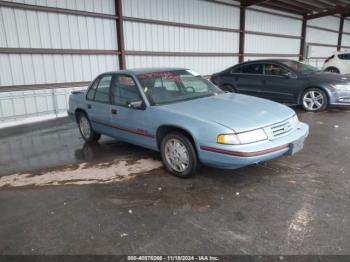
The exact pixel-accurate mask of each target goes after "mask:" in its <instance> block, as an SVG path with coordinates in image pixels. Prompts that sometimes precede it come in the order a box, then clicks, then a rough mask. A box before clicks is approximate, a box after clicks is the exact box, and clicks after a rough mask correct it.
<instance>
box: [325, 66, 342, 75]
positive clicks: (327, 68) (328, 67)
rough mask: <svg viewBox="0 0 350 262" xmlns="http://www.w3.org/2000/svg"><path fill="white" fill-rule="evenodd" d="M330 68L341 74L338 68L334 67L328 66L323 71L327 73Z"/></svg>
mask: <svg viewBox="0 0 350 262" xmlns="http://www.w3.org/2000/svg"><path fill="white" fill-rule="evenodd" d="M330 68H334V69H336V70H337V71H338V72H339V73H340V74H341V72H340V69H339V68H338V67H336V66H333V65H331V66H327V67H326V68H325V69H324V70H323V71H327V70H329V69H330Z"/></svg>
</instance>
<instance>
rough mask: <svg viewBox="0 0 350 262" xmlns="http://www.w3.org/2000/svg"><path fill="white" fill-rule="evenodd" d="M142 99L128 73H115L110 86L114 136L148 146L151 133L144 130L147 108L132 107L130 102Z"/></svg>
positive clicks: (151, 140) (150, 141) (151, 136)
mask: <svg viewBox="0 0 350 262" xmlns="http://www.w3.org/2000/svg"><path fill="white" fill-rule="evenodd" d="M136 101H142V102H143V104H144V101H143V100H142V97H141V94H140V90H139V89H138V86H137V85H136V83H135V81H134V79H133V78H132V77H131V76H128V75H121V74H116V75H114V76H113V79H112V86H111V104H112V105H111V121H112V125H113V127H114V136H116V137H118V138H120V139H122V140H124V141H127V142H130V143H134V144H137V145H141V146H145V147H150V145H151V144H152V143H154V138H153V135H154V134H151V133H150V132H149V130H146V123H147V118H148V110H147V108H146V107H145V108H143V109H133V108H130V107H129V104H130V102H136Z"/></svg>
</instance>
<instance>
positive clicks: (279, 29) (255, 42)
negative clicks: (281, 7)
mask: <svg viewBox="0 0 350 262" xmlns="http://www.w3.org/2000/svg"><path fill="white" fill-rule="evenodd" d="M259 10H260V11H268V10H267V9H265V8H257V7H254V9H253V10H252V9H248V10H247V13H246V30H247V31H254V32H260V33H265V34H275V35H276V36H268V35H256V34H249V33H247V34H246V37H245V53H248V54H246V55H245V60H253V59H256V58H258V56H254V55H249V53H256V54H265V55H267V57H266V58H269V56H268V54H272V55H273V54H280V56H278V57H280V58H284V57H286V58H289V59H298V56H299V47H300V35H301V24H302V21H301V17H300V16H296V15H290V14H286V13H283V12H278V11H273V12H271V10H269V13H263V12H259ZM272 13H276V15H274V14H272ZM283 16H284V17H283ZM293 17H295V18H293ZM278 35H281V36H278ZM290 36H292V37H290ZM293 36H294V38H293ZM284 55H286V56H284ZM273 57H275V56H273Z"/></svg>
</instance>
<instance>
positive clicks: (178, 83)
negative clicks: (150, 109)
mask: <svg viewBox="0 0 350 262" xmlns="http://www.w3.org/2000/svg"><path fill="white" fill-rule="evenodd" d="M138 79H139V81H140V83H141V85H142V88H143V91H144V93H145V94H146V96H147V98H148V100H149V102H150V103H151V105H163V104H169V103H175V102H180V101H187V100H192V99H197V98H202V97H207V96H214V95H218V94H221V93H224V92H223V91H221V90H220V89H219V88H218V87H216V86H215V85H213V84H212V83H210V82H209V81H207V80H206V79H204V78H203V77H202V76H200V75H199V74H197V73H194V72H192V71H190V70H178V71H165V72H157V73H146V74H141V75H138Z"/></svg>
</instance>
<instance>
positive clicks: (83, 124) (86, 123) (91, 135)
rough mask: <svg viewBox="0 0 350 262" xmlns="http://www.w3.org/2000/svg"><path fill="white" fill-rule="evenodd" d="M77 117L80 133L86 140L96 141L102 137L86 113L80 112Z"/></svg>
mask: <svg viewBox="0 0 350 262" xmlns="http://www.w3.org/2000/svg"><path fill="white" fill-rule="evenodd" d="M77 119H78V126H79V131H80V134H81V136H82V137H83V139H84V140H85V141H86V142H88V143H91V142H96V141H98V140H99V139H100V138H101V134H99V133H97V132H95V131H94V130H93V129H92V126H91V122H90V120H89V118H88V117H87V115H86V114H85V113H82V112H80V113H78V115H77Z"/></svg>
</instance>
